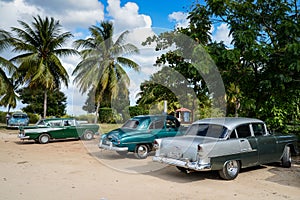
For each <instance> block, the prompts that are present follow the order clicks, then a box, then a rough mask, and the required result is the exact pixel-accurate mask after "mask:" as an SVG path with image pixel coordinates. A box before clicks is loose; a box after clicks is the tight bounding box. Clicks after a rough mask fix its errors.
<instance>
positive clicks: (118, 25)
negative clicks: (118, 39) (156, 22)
mask: <svg viewBox="0 0 300 200" xmlns="http://www.w3.org/2000/svg"><path fill="white" fill-rule="evenodd" d="M107 3H108V6H107V11H108V13H109V16H111V17H112V21H113V23H114V27H115V33H119V32H123V31H125V30H132V29H135V28H150V27H151V25H152V21H151V18H150V16H147V15H143V14H139V7H138V5H137V4H136V3H133V2H128V3H126V4H125V5H124V6H123V7H121V2H120V0H108V1H107Z"/></svg>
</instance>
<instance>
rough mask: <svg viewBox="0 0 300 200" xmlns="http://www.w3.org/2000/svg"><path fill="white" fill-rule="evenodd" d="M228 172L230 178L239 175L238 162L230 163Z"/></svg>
mask: <svg viewBox="0 0 300 200" xmlns="http://www.w3.org/2000/svg"><path fill="white" fill-rule="evenodd" d="M227 172H228V174H229V175H230V176H232V177H233V176H235V175H236V174H237V173H238V163H237V161H235V160H234V161H229V162H228V163H227Z"/></svg>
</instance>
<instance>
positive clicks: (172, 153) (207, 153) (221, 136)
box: [153, 118, 298, 180]
mask: <svg viewBox="0 0 300 200" xmlns="http://www.w3.org/2000/svg"><path fill="white" fill-rule="evenodd" d="M154 147H155V148H156V153H155V156H154V157H153V161H155V162H160V163H165V164H169V165H174V166H176V167H177V168H178V169H179V170H181V171H192V170H194V171H205V170H217V171H218V172H219V175H220V177H221V178H223V179H225V180H232V179H235V178H236V177H237V175H238V173H239V171H240V169H241V168H246V167H250V166H255V165H261V164H267V163H273V162H278V161H280V162H281V163H282V166H283V167H291V160H292V159H291V154H292V153H298V151H297V138H296V136H294V135H281V134H276V135H275V134H270V133H269V132H268V130H267V127H266V125H265V123H264V122H263V121H261V120H258V119H251V118H210V119H203V120H199V121H196V122H194V123H193V124H192V125H191V126H190V127H189V129H188V130H187V132H186V134H185V135H184V136H180V137H175V138H164V139H156V140H155V142H154Z"/></svg>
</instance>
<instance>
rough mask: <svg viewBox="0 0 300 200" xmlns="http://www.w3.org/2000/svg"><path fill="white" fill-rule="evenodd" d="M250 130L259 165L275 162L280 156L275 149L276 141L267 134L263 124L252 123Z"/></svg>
mask: <svg viewBox="0 0 300 200" xmlns="http://www.w3.org/2000/svg"><path fill="white" fill-rule="evenodd" d="M252 130H253V133H254V136H255V138H256V140H257V145H258V155H259V164H264V163H270V162H274V161H277V160H278V159H279V158H280V156H281V155H279V154H278V152H277V149H276V145H277V143H276V139H275V137H274V136H273V135H270V134H268V133H267V131H266V128H265V125H264V124H263V123H253V124H252Z"/></svg>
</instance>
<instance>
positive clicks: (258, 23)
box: [139, 0, 300, 132]
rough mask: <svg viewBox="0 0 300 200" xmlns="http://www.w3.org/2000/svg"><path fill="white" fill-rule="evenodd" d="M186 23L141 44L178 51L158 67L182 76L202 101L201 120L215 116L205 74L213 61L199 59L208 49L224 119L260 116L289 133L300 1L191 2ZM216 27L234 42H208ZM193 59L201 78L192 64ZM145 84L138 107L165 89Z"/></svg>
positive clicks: (295, 103) (297, 71)
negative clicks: (219, 83)
mask: <svg viewBox="0 0 300 200" xmlns="http://www.w3.org/2000/svg"><path fill="white" fill-rule="evenodd" d="M188 19H190V25H189V26H188V27H187V28H180V29H177V30H174V31H171V32H167V33H162V34H160V35H159V36H154V37H152V38H148V39H147V40H146V41H145V42H144V43H143V44H144V45H147V44H151V43H152V42H156V44H157V50H162V49H167V48H168V47H170V46H175V47H176V49H175V50H172V51H168V52H167V53H164V54H162V56H161V57H159V58H158V59H157V61H156V65H164V64H167V65H168V67H170V68H172V69H175V70H176V71H178V72H180V73H181V74H182V75H183V76H184V77H185V78H186V80H187V81H188V84H189V85H190V86H192V88H193V90H194V92H195V94H196V95H197V99H198V100H199V102H200V108H199V109H197V110H196V111H199V113H200V116H203V117H206V116H210V115H211V113H219V111H216V112H215V111H213V110H214V108H213V104H214V103H213V102H212V100H213V98H212V95H215V94H211V93H209V91H211V90H210V89H209V88H210V87H214V84H215V83H214V82H210V83H209V81H207V80H208V79H207V78H206V79H205V78H204V76H203V75H205V73H206V72H207V71H209V70H210V68H209V66H210V62H212V61H211V60H209V59H208V57H201V56H202V55H205V54H204V52H205V51H207V52H208V53H209V54H210V56H211V58H212V59H213V61H214V63H215V64H216V66H217V67H218V70H219V72H220V73H221V76H222V79H223V82H224V86H225V90H226V95H225V96H224V97H223V99H226V102H227V113H226V115H227V116H246V117H257V118H261V119H263V120H265V121H266V122H267V123H268V124H269V126H270V127H269V128H271V129H274V130H275V129H276V130H280V131H283V132H288V131H289V128H288V125H287V124H288V123H290V122H291V121H298V120H299V118H300V112H299V105H300V87H299V80H300V41H299V35H300V25H299V22H300V21H299V19H300V17H299V3H298V2H297V1H295V0H288V1H278V0H265V1H260V0H259V1H248V0H242V1H237V0H231V1H229V0H226V1H223V0H206V1H205V5H200V4H197V3H196V4H194V6H193V8H192V9H191V11H190V13H189V16H188ZM214 23H215V24H214ZM220 23H222V24H225V25H227V27H229V29H230V36H232V38H233V40H232V43H231V46H229V47H227V46H226V45H225V44H224V43H223V42H219V43H217V42H211V38H210V35H209V30H210V27H211V26H213V25H217V26H219V25H220ZM178 33H183V34H185V35H186V36H189V37H190V38H192V39H193V40H194V41H195V43H196V44H202V45H203V48H199V46H197V45H190V44H188V45H185V43H186V41H187V40H186V39H184V38H183V37H179V36H177V34H178ZM179 38H181V39H179ZM178 52H182V53H181V54H180V53H178ZM189 52H190V53H189ZM195 57H196V58H197V62H196V63H195V62H194V63H195V64H196V66H197V67H199V69H201V70H200V71H201V72H202V74H201V75H199V73H198V71H197V70H196V69H195V68H193V66H191V65H190V61H192V62H193V61H194V58H195ZM202 58H203V59H202ZM198 61H200V62H198ZM159 73H162V72H158V73H157V74H159ZM162 74H164V73H162ZM214 74H217V73H214ZM214 78H216V77H214V76H213V75H212V76H211V77H209V79H214ZM152 79H153V77H151V81H152ZM215 80H217V79H215ZM199 83H201V84H199ZM143 84H144V86H143V85H142V88H141V90H142V93H141V99H140V102H139V103H145V102H147V103H148V104H150V105H151V103H153V102H156V101H157V99H159V98H160V96H163V95H164V93H166V91H164V88H163V86H165V85H163V86H161V85H160V84H152V83H151V82H144V83H143ZM173 84H174V85H176V81H174V82H173ZM216 96H217V97H218V98H219V99H218V100H217V101H219V100H221V98H222V97H221V96H218V95H216ZM214 97H215V96H214ZM176 98H178V95H175V96H174V98H173V99H170V98H169V100H170V101H173V102H174V101H177V100H176ZM220 102H222V101H220ZM216 115H218V114H216Z"/></svg>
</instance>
